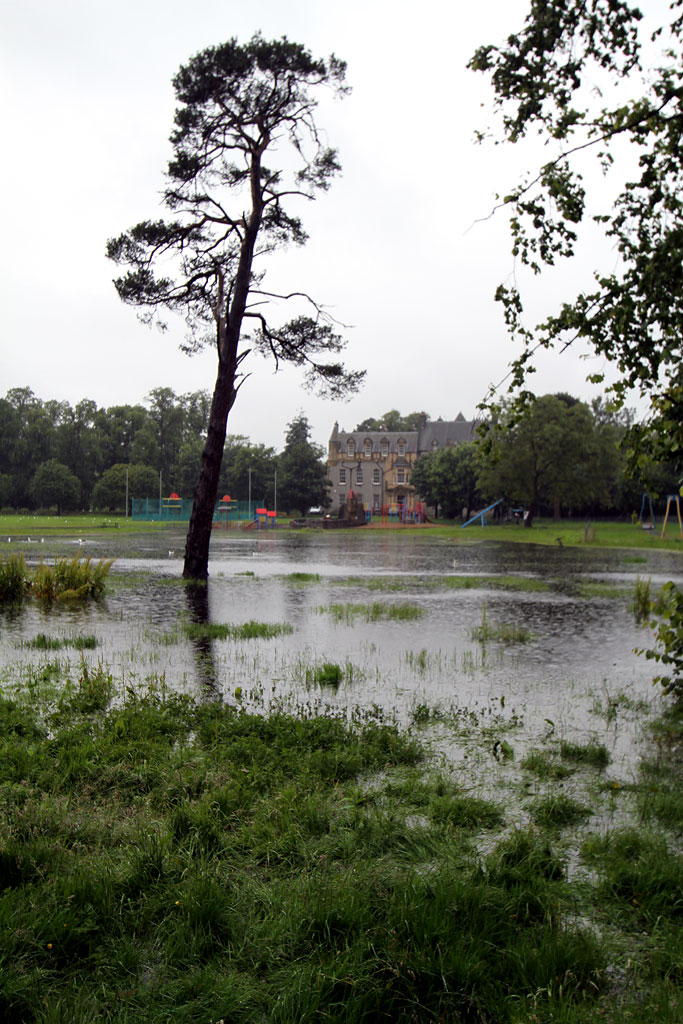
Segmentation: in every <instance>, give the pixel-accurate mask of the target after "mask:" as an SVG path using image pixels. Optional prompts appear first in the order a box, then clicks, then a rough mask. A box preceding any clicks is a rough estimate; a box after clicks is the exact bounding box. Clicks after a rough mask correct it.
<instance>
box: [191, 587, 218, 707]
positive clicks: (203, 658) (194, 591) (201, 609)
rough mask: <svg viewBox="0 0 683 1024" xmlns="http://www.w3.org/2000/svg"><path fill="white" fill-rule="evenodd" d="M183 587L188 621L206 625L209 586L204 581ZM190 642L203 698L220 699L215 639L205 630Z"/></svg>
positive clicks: (209, 699) (207, 622)
mask: <svg viewBox="0 0 683 1024" xmlns="http://www.w3.org/2000/svg"><path fill="white" fill-rule="evenodd" d="M184 589H185V600H186V602H187V610H188V619H189V622H190V623H191V624H192V625H196V626H207V625H208V624H209V623H210V621H211V616H210V613H209V586H208V585H207V584H204V583H188V584H187V585H186V586H185V588H184ZM190 644H191V646H192V649H193V651H194V655H195V664H196V667H197V682H198V683H199V685H200V687H201V690H202V696H203V698H204V699H205V700H208V701H211V700H215V701H220V700H222V694H221V691H220V685H219V681H218V666H217V661H216V654H215V650H214V644H215V641H214V640H213V639H212V638H211V636H210V635H209V634H208V632H207V633H200V634H198V635H193V636H191V637H190Z"/></svg>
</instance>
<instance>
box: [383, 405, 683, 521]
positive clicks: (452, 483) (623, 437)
mask: <svg viewBox="0 0 683 1024" xmlns="http://www.w3.org/2000/svg"><path fill="white" fill-rule="evenodd" d="M413 418H414V417H413ZM412 421H413V420H412V419H411V417H407V418H405V419H404V420H403V422H402V424H401V426H399V427H398V428H397V429H409V427H407V426H404V425H403V424H404V423H405V424H407V423H408V422H412ZM492 426H493V428H494V429H491V430H489V431H487V434H486V444H484V445H483V446H481V447H479V446H477V445H476V444H475V443H471V444H462V445H458V446H457V447H453V448H445V449H440V450H439V451H436V452H430V453H427V454H424V455H421V456H420V458H419V459H418V461H417V463H416V465H415V468H414V470H413V473H412V484H413V486H414V487H415V488H416V490H417V492H418V493H419V494H420V495H421V496H422V497H423V498H424V500H425V501H426V502H427V504H428V505H430V506H432V507H433V508H434V510H435V514H437V511H438V510H440V511H441V512H442V514H443V515H445V516H446V517H447V518H454V517H456V516H459V515H460V514H461V512H462V510H463V509H466V510H468V511H469V512H471V511H473V510H475V509H480V508H482V507H483V505H485V504H487V503H489V502H491V501H495V500H497V499H498V498H502V499H503V501H504V502H505V503H506V504H507V505H508V506H510V505H512V506H515V505H516V506H520V507H523V508H524V509H525V510H526V511H527V512H528V513H529V514H528V517H527V520H526V522H527V524H528V525H531V522H532V521H533V517H534V515H536V514H538V513H543V514H546V515H553V516H554V517H555V518H559V517H560V516H561V515H586V514H588V515H591V516H596V515H602V516H620V515H630V514H631V513H632V512H633V511H636V512H639V511H640V506H641V503H642V497H643V494H644V493H645V492H647V493H648V494H650V495H652V496H654V497H656V496H658V495H666V494H668V493H677V492H678V488H679V487H680V484H681V481H680V478H679V473H678V471H677V467H676V465H675V463H674V462H673V461H669V462H656V461H655V460H654V459H653V458H651V457H646V456H641V459H640V462H639V472H638V474H637V477H636V476H634V475H633V473H632V467H633V460H632V459H630V458H629V454H630V453H629V447H628V443H627V442H628V438H629V431H630V429H631V428H632V426H633V413H632V412H631V411H630V410H629V409H620V410H615V409H613V408H612V407H610V406H608V405H606V404H605V402H604V401H603V400H602V399H599V398H598V399H595V400H594V401H593V403H592V404H591V405H587V404H586V403H585V402H582V401H579V400H578V399H576V398H573V397H572V396H571V395H568V394H555V395H544V396H542V397H540V398H537V399H534V400H533V401H531V402H530V403H529V405H528V408H527V409H526V411H525V413H524V415H523V416H521V417H520V416H519V415H518V414H517V412H516V411H512V410H511V408H510V407H509V406H508V405H506V404H505V403H503V404H502V405H501V407H500V409H499V412H498V415H497V420H496V422H495V424H493V423H492ZM648 508H649V506H648Z"/></svg>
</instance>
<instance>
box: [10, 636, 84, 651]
mask: <svg viewBox="0 0 683 1024" xmlns="http://www.w3.org/2000/svg"><path fill="white" fill-rule="evenodd" d="M22 646H23V647H28V648H29V649H30V650H34V651H61V650H63V649H64V648H66V647H72V648H74V649H75V650H77V651H92V650H94V649H95V647H97V637H95V636H92V635H89V636H63V637H59V636H48V635H47V634H46V633H37V634H36V636H34V637H33V638H32V639H31V640H25V641H24V642H23V644H22Z"/></svg>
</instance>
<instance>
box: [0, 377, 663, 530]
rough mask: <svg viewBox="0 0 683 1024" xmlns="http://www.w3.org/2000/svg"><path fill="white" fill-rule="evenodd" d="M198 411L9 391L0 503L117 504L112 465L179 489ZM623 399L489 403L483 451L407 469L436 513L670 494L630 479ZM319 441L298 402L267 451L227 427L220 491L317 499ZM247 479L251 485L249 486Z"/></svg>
mask: <svg viewBox="0 0 683 1024" xmlns="http://www.w3.org/2000/svg"><path fill="white" fill-rule="evenodd" d="M208 414H209V395H208V393H207V392H205V391H195V392H190V393H188V394H185V395H176V394H175V393H174V392H173V391H172V390H171V388H155V389H154V390H153V391H151V392H150V394H149V395H148V396H147V399H146V404H145V405H142V404H140V405H120V406H111V407H109V408H102V409H98V408H97V405H96V404H95V402H93V401H91V400H89V399H83V400H82V401H80V402H78V404H77V405H76V406H75V407H73V408H72V407H71V405H70V404H69V403H68V402H57V401H46V402H43V401H41V399H39V398H37V397H36V396H35V395H34V394H33V392H32V391H31V390H30V388H14V389H12V390H10V391H8V392H7V394H6V395H5V397H4V398H2V399H0V506H2V507H5V508H14V509H19V508H26V509H36V508H41V507H54V506H57V508H58V511H61V509H62V508H69V509H75V508H85V509H88V508H94V509H97V510H103V511H107V510H112V511H120V510H121V509H122V508H123V504H124V496H125V487H126V472H127V473H128V493H129V495H130V497H137V498H143V497H154V496H156V495H158V494H159V486H160V480H161V486H162V489H163V493H164V494H165V495H166V494H168V493H170V492H171V491H176V492H177V493H179V494H181V495H182V496H183V497H190V496H191V495H192V492H193V488H194V485H195V482H196V480H197V474H198V467H199V464H200V461H201V454H202V448H203V445H204V439H205V436H206V429H207V422H208ZM423 415H424V414H423V413H421V412H414V413H408V414H406V415H403V414H401V413H400V412H399V411H398V410H396V409H391V410H389V411H388V412H386V413H384V414H383V415H382V416H380V417H377V418H375V417H369V418H367V419H365V420H363V421H362V422H361V423H359V424H358V425H357V427H356V430H359V431H363V430H389V431H396V430H416V429H418V426H419V423H420V420H421V417H422V416H423ZM632 421H633V416H632V413H631V412H630V411H629V410H628V409H622V410H620V411H614V410H612V409H611V408H610V407H608V406H607V405H606V404H605V403H604V402H603V401H602V400H601V399H596V400H595V401H594V402H593V403H592V405H591V406H589V405H587V404H586V403H585V402H581V401H579V400H578V399H576V398H573V397H572V396H571V395H567V394H556V395H545V396H543V397H541V398H538V399H536V400H535V401H534V402H533V403H532V405H531V406H530V408H529V409H528V411H527V413H526V414H525V416H524V417H523V418H522V419H518V418H517V417H511V418H510V421H509V423H508V422H506V409H505V407H504V406H503V408H502V410H501V413H500V417H499V420H498V422H497V424H496V427H497V429H496V430H495V431H493V432H492V434H491V436H492V437H493V441H492V442H491V443H489V444H488V445H487V446H486V449H485V451H480V450H478V449H477V446H476V444H474V443H472V444H463V445H458V446H457V447H454V448H447V449H441V450H439V451H437V452H432V453H428V454H424V455H422V456H421V457H420V458H419V459H418V461H417V463H416V465H415V468H414V470H413V474H412V483H413V485H414V487H415V488H416V490H417V492H418V494H419V495H420V496H421V497H422V498H423V499H424V500H426V502H427V503H428V505H430V506H431V507H432V508H434V510H435V515H436V514H438V513H440V514H442V515H444V516H446V517H447V518H454V517H457V516H459V515H460V513H461V511H462V510H463V508H464V509H467V510H473V509H477V508H481V507H482V505H483V504H485V503H487V502H488V501H490V500H496V499H497V498H501V497H502V498H503V499H504V500H505V502H506V503H507V504H509V505H520V506H524V507H525V508H526V509H528V510H530V511H531V515H532V517H533V515H534V514H536V513H544V514H553V515H555V516H559V515H560V514H577V515H578V514H581V515H584V514H590V515H624V514H626V515H630V514H631V512H632V511H633V510H634V509H635V510H639V508H640V503H641V499H642V494H643V491H644V490H647V492H648V493H651V494H655V495H656V494H667V493H674V492H675V491H677V490H678V487H679V486H680V481H679V480H678V479H677V476H676V470H675V467H674V465H673V464H672V463H655V462H654V461H652V460H649V461H648V464H647V465H643V466H642V467H641V468H642V476H641V477H640V478H639V479H633V478H632V477H630V476H629V475H628V473H627V467H628V457H627V456H628V452H627V449H626V448H625V447H624V446H623V445H622V443H621V442H622V441H623V439H624V437H625V436H626V435H627V432H628V430H629V428H630V427H631V426H632ZM324 458H325V452H324V450H323V448H322V447H321V446H319V445H317V444H314V443H313V442H312V441H311V432H310V427H309V423H308V420H307V418H306V416H305V415H304V414H303V413H299V414H298V415H297V416H296V417H295V418H294V419H293V420H292V422H291V423H289V424H288V427H287V432H286V435H285V443H284V446H283V449H282V451H281V452H276V450H275V449H274V448H272V447H268V446H266V445H264V444H254V443H252V442H251V441H250V440H249V439H248V438H246V437H243V436H241V435H234V436H229V437H228V439H227V441H226V444H225V451H224V456H223V463H222V469H221V477H220V487H219V490H220V493H221V495H222V494H224V493H229V494H230V495H231V496H232V497H236V498H239V499H242V500H246V498H247V495H248V493H249V491H250V490H251V495H252V499H253V501H254V502H255V503H261V504H264V505H267V506H268V507H273V505H274V503H275V493H274V492H275V483H276V479H277V504H278V506H279V507H280V508H281V509H285V510H287V511H295V510H296V511H302V512H305V511H306V510H307V509H308V508H310V507H311V506H315V505H320V506H323V507H324V506H325V505H326V504H327V486H326V477H327V473H326V466H325V461H324ZM250 485H251V486H250Z"/></svg>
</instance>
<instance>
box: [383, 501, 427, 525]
mask: <svg viewBox="0 0 683 1024" xmlns="http://www.w3.org/2000/svg"><path fill="white" fill-rule="evenodd" d="M426 511H427V506H426V505H425V503H424V502H423V501H416V502H415V504H414V505H382V522H383V523H391V522H395V523H404V524H405V523H424V522H425V520H426V518H427V514H426Z"/></svg>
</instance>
